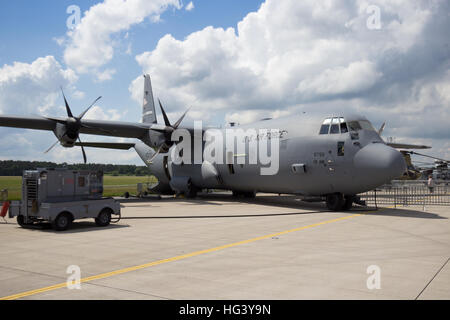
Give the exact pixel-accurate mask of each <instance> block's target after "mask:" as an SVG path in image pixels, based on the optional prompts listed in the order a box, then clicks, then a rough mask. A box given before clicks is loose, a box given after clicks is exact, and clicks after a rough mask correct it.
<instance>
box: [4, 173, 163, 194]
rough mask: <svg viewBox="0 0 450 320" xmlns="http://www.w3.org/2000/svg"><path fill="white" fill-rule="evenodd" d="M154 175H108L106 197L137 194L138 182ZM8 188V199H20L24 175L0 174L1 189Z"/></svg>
mask: <svg viewBox="0 0 450 320" xmlns="http://www.w3.org/2000/svg"><path fill="white" fill-rule="evenodd" d="M156 182H157V180H156V178H155V177H153V176H146V177H136V176H108V175H105V176H104V179H103V187H104V192H103V195H104V196H105V197H112V196H122V195H123V194H124V193H125V192H129V193H130V194H136V190H137V184H138V183H156ZM3 189H8V200H20V198H21V194H22V177H3V176H0V190H3Z"/></svg>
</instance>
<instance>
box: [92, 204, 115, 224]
mask: <svg viewBox="0 0 450 320" xmlns="http://www.w3.org/2000/svg"><path fill="white" fill-rule="evenodd" d="M111 214H112V210H111V209H109V208H105V209H103V210H102V211H100V213H99V214H98V216H97V218H95V223H96V224H97V226H99V227H107V226H109V224H110V223H111Z"/></svg>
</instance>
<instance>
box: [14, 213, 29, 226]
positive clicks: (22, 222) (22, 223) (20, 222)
mask: <svg viewBox="0 0 450 320" xmlns="http://www.w3.org/2000/svg"><path fill="white" fill-rule="evenodd" d="M17 224H18V225H19V226H21V227H22V228H24V227H26V226H29V225H30V224H31V223H25V217H24V216H22V215H19V216H17Z"/></svg>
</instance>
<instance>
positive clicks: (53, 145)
mask: <svg viewBox="0 0 450 320" xmlns="http://www.w3.org/2000/svg"><path fill="white" fill-rule="evenodd" d="M58 142H59V140H57V141H56V142H55V143H54V144H52V146H51V147H50V148H48V149H47V151H45V152H44V153H49V152H50V150H52V149H53V148H54V147H55V146H56V145H57V144H58Z"/></svg>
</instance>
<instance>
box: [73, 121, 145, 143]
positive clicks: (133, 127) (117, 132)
mask: <svg viewBox="0 0 450 320" xmlns="http://www.w3.org/2000/svg"><path fill="white" fill-rule="evenodd" d="M81 124H82V127H81V129H80V133H83V134H94V135H102V136H110V137H121V138H136V139H141V138H144V137H145V136H146V135H147V134H148V131H149V129H150V127H149V125H146V124H142V123H132V122H119V121H99V120H82V121H81Z"/></svg>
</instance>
